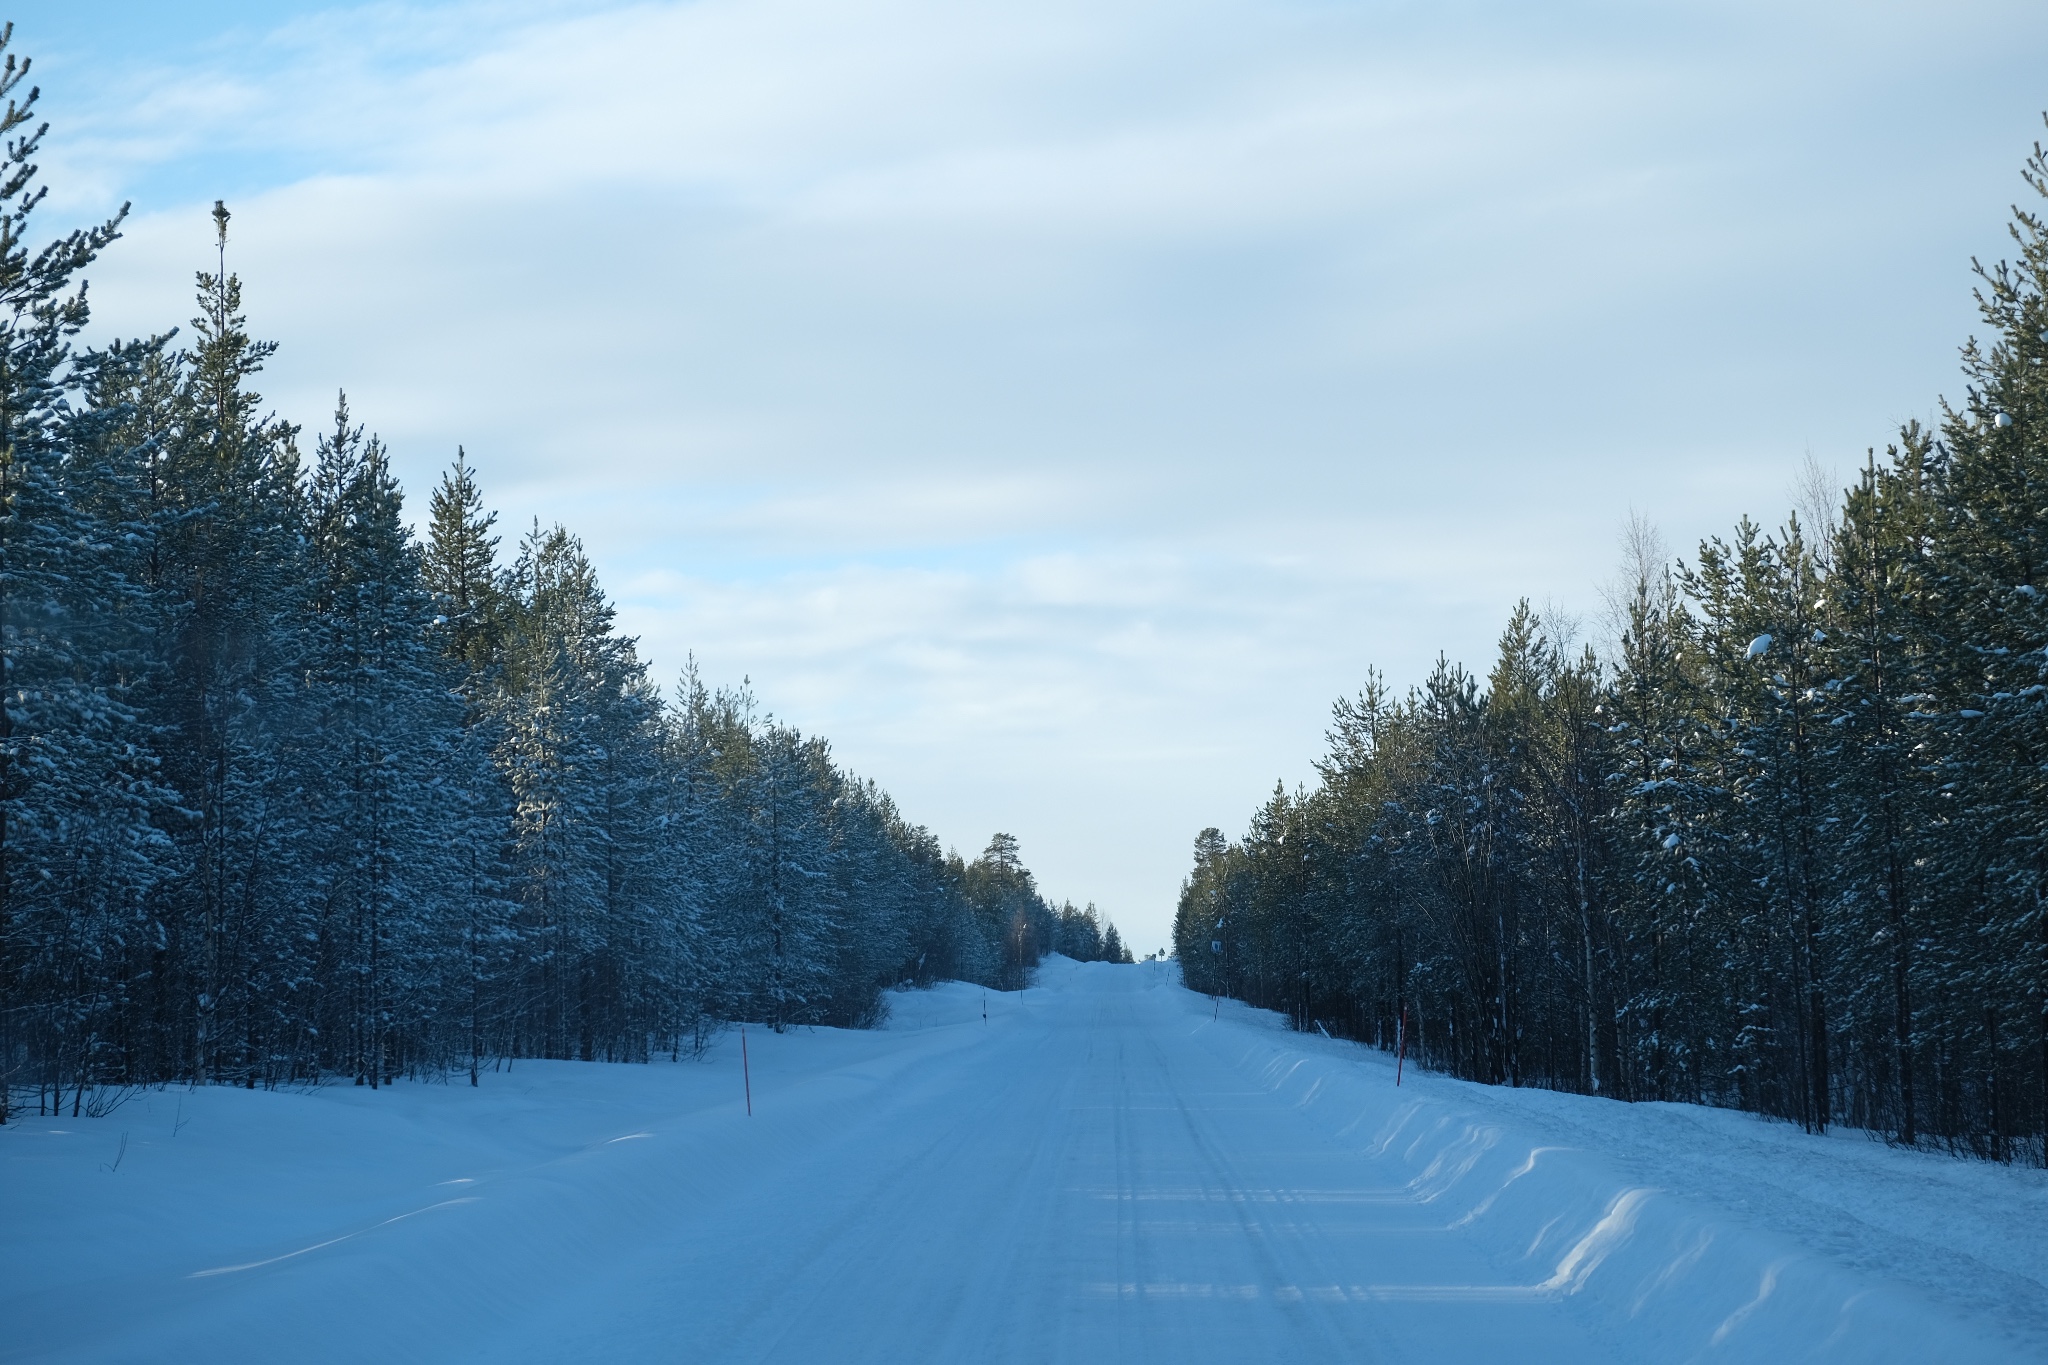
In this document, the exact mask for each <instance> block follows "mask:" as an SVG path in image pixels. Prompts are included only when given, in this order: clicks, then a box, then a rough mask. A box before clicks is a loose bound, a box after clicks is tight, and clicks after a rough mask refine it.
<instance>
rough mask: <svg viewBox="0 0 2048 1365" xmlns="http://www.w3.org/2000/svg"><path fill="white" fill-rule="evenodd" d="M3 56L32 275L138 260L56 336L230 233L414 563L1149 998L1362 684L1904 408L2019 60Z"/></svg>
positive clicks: (1646, 26)
mask: <svg viewBox="0 0 2048 1365" xmlns="http://www.w3.org/2000/svg"><path fill="white" fill-rule="evenodd" d="M41 8H42V9H43V11H44V14H43V17H44V18H45V19H46V20H47V25H46V26H47V28H48V31H49V33H50V40H49V41H50V43H51V48H50V55H49V60H48V61H47V62H46V63H44V64H43V65H44V67H45V69H44V70H43V72H42V73H41V74H42V75H43V76H44V86H45V109H46V112H47V114H48V115H49V116H50V117H51V118H52V120H53V122H54V123H55V125H56V126H55V130H54V131H53V134H52V138H51V141H50V142H49V144H48V147H49V155H48V156H47V157H46V158H45V164H46V166H47V168H48V172H49V176H50V179H51V180H52V182H53V184H54V185H55V187H56V197H55V198H53V201H52V205H51V210H52V213H53V216H57V217H62V218H83V217H85V216H87V215H89V214H91V213H94V212H99V211H104V210H105V209H106V208H107V207H109V206H110V205H112V204H113V203H117V202H119V200H121V199H123V198H127V197H133V198H134V199H135V200H136V201H137V204H136V216H135V218H134V220H133V224H132V228H131V230H130V232H129V234H128V239H127V240H126V241H124V242H123V243H121V244H120V245H119V246H118V247H117V248H116V249H115V251H114V252H113V253H112V254H111V255H110V256H109V257H108V258H107V260H106V262H105V264H104V266H103V268H101V269H100V270H99V272H98V274H97V275H96V277H95V285H94V289H95V298H96V300H97V306H98V310H99V312H98V317H99V322H98V328H99V330H101V331H103V332H120V333H123V334H132V333H134V332H137V331H141V330H145V329H149V330H154V329H157V328H160V327H161V326H163V325H164V324H165V323H166V322H167V321H171V320H178V319H183V318H184V317H186V316H188V315H189V313H190V312H191V311H192V310H191V305H190V296H189V288H190V281H191V278H192V272H193V271H194V270H195V269H198V268H201V267H204V266H206V265H208V264H210V261H211V251H210V245H211V243H210V234H211V224H210V223H209V222H208V221H207V219H206V215H205V207H206V206H207V205H210V203H211V201H212V199H213V198H214V197H216V196H218V195H223V194H224V195H226V196H228V197H229V199H230V204H231V207H232V208H233V209H234V212H235V218H234V224H233V234H232V235H233V243H232V246H231V260H232V264H233V265H234V267H235V268H236V269H237V270H238V271H239V272H240V273H241V274H242V275H243V277H244V279H245V281H246V282H247V284H248V288H249V298H250V303H251V311H252V321H253V322H254V324H255V326H256V328H257V330H258V332H259V334H262V335H267V336H271V337H275V338H277V339H278V340H279V341H281V342H282V343H283V346H284V349H283V351H282V352H281V353H280V355H279V357H278V359H277V362H276V363H275V365H274V366H273V368H272V370H271V372H270V373H269V375H268V376H267V377H266V378H267V383H266V385H265V391H266V393H267V394H268V395H269V397H270V398H271V400H272V401H273V402H274V403H276V404H277V406H278V407H279V409H280V410H281V411H283V412H285V413H287V414H289V415H290V416H292V417H293V418H294V419H296V420H300V421H304V422H307V423H309V424H317V423H318V422H319V421H321V420H322V416H323V413H324V412H325V411H326V410H327V409H328V408H329V407H330V406H331V404H332V402H333V395H334V390H335V388H336V387H337V386H345V387H346V388H347V389H348V391H349V394H350V397H351V400H352V402H353V404H354V406H355V408H356V410H357V412H358V413H359V414H360V415H362V416H363V417H364V418H365V419H367V420H368V421H369V422H370V423H371V424H372V425H373V426H375V427H376V428H377V429H378V430H380V431H381V432H382V433H383V435H384V436H385V438H386V439H387V440H388V441H389V442H390V443H391V444H392V446H393V448H394V450H395V451H396V453H397V457H398V461H399V464H400V468H401V471H402V473H403V474H404V476H405V478H406V482H407V485H408V487H409V488H411V489H412V490H413V495H414V501H415V505H416V506H417V505H419V504H421V503H423V501H424V493H425V490H426V488H427V487H428V486H429V484H430V483H431V482H432V480H433V479H434V478H435V477H436V474H437V471H438V470H439V468H440V467H441V466H442V465H444V464H445V462H446V461H447V460H448V458H450V457H451V456H452V455H453V453H454V448H455V446H456V444H457V443H458V442H460V443H462V444H463V445H465V446H466V447H467V448H468V450H469V451H470V453H471V455H472V457H473V458H474V459H475V460H476V462H477V463H478V465H479V466H480V468H481V469H482V471H483V473H484V475H485V478H486V480H487V486H488V489H489V491H490V494H491V496H492V499H493V501H494V503H495V504H496V505H497V506H498V507H500V508H501V509H502V511H503V512H504V514H505V524H506V525H507V526H508V528H510V529H512V530H513V532H514V533H515V534H516V531H517V529H518V528H520V527H523V526H524V525H526V524H527V523H528V522H529V521H530V520H531V519H533V518H535V517H540V518H543V519H547V520H553V519H555V518H557V517H559V518H561V519H563V520H565V521H567V522H568V523H569V524H570V525H571V527H572V528H573V529H575V530H576V531H578V532H579V533H580V534H581V535H582V536H583V537H584V538H585V540H586V541H587V542H588V543H589V545H590V547H591V549H592V551H593V553H594V555H595V557H596V559H597V561H598V563H599V565H600V567H601V568H602V569H603V571H604V572H605V574H606V576H607V582H608V583H609V584H610V586H611V588H612V590H613V591H614V593H615V594H616V595H617V596H618V597H619V598H620V600H621V603H622V608H623V615H624V619H625V620H626V621H627V623H628V625H629V627H630V628H632V629H635V630H638V631H639V632H641V634H642V636H643V644H644V648H645V651H646V652H647V653H648V654H649V655H650V656H651V657H652V658H653V660H654V662H655V666H656V671H657V673H658V674H659V675H661V676H669V675H672V674H673V672H674V671H675V670H676V669H677V668H678V667H679V666H680V665H681V663H682V660H683V657H684V655H685V653H686V652H687V651H691V650H694V651H695V653H696V654H697V656H698V657H699V659H700V660H701V661H702V663H703V665H704V667H705V669H706V672H707V673H708V674H709V675H710V676H712V677H714V678H727V679H737V678H739V677H741V676H743V675H744V676H749V677H751V678H752V679H753V680H754V685H755V687H756V690H757V691H758V693H759V694H760V696H761V698H762V700H763V702H764V704H765V705H767V706H769V707H771V708H772V709H774V710H775V711H777V712H778V713H779V714H782V715H784V716H786V717H787V718H789V719H791V720H794V721H795V722H797V723H798V724H800V725H802V726H804V727H805V728H806V729H812V730H817V731H821V732H823V733H825V734H827V735H830V736H831V737H832V738H833V739H834V741H835V742H836V744H837V745H838V748H839V750H840V752H841V754H842V755H843V756H844V757H845V758H846V759H847V760H848V761H850V762H851V763H852V764H853V765H854V766H855V767H857V768H859V769H861V770H863V771H865V772H867V773H869V774H871V775H873V776H875V777H876V778H878V779H879V780H881V781H882V782H883V783H884V784H885V785H886V786H888V787H889V788H890V789H891V790H892V791H894V792H895V793H897V795H898V796H899V798H900V799H901V800H902V802H903V804H904V806H905V808H906V809H907V810H909V811H911V812H912V813H913V814H915V815H916V816H917V817H918V818H921V819H927V820H930V821H931V822H932V824H933V825H934V827H935V829H936V830H937V831H938V832H939V834H940V835H941V837H943V838H946V839H948V840H951V841H954V842H956V843H958V844H960V845H961V846H962V847H964V848H978V847H979V846H980V844H981V843H982V842H983V841H984V840H985V839H986V837H987V834H988V832H989V831H990V830H991V829H992V828H995V827H999V826H1000V827H1003V828H1008V829H1011V830H1013V831H1014V832H1016V833H1017V834H1019V835H1020V836H1021V837H1022V839H1023V841H1024V847H1025V851H1026V854H1027V857H1028V858H1029V859H1030V861H1031V863H1032V865H1033V866H1034V868H1036V869H1038V870H1039V871H1040V873H1041V876H1042V877H1043V879H1044V881H1045V883H1046V885H1047V888H1048V890H1050V891H1051V892H1052V893H1053V894H1054V895H1056V896H1058V895H1073V896H1075V897H1077V898H1091V897H1092V898H1094V899H1097V900H1099V901H1101V902H1103V903H1104V905H1105V906H1106V908H1108V909H1109V910H1110V911H1111V912H1112V913H1113V914H1114V915H1115V917H1116V918H1117V921H1118V923H1119V924H1127V925H1132V926H1135V930H1134V941H1135V943H1136V945H1137V946H1138V947H1139V948H1140V949H1143V948H1147V947H1151V946H1156V943H1155V942H1154V941H1155V940H1158V941H1163V934H1164V928H1165V925H1166V922H1167V919H1168V917H1169V916H1170V913H1171V906H1172V900H1173V896H1174V893H1175V888H1176V886H1177V883H1178V879H1179V876H1180V874H1181V872H1182V871H1183V868H1184V863H1185V854H1186V847H1187V844H1188V841H1189V839H1190V838H1191V837H1192V835H1193V833H1194V832H1195V830H1196V829H1198V828H1199V827H1200V826H1202V825H1204V824H1210V823H1221V824H1225V825H1229V824H1231V823H1232V822H1234V821H1236V820H1238V819H1240V818H1242V815H1243V813H1244V812H1245V811H1246V810H1248V809H1249V808H1250V806H1251V804H1252V803H1253V802H1254V801H1255V800H1256V799H1257V798H1258V797H1259V796H1260V795H1261V794H1262V793H1263V792H1264V791H1265V790H1266V789H1268V788H1270V785H1271V783H1272V781H1273V780H1274V778H1275V777H1276V776H1279V775H1283V774H1285V775H1287V776H1289V777H1290V778H1298V777H1300V776H1303V775H1305V774H1306V771H1307V764H1308V760H1309V759H1310V757H1311V756H1312V755H1313V753H1314V751H1315V749H1316V747H1317V744H1318V742H1319V738H1320V733H1321V729H1322V726H1323V721H1324V717H1325V715H1326V710H1327V706H1328V703H1329V701H1330V699H1331V698H1332V697H1333V696H1334V695H1336V694H1337V693H1339V692H1342V691H1346V690H1349V689H1351V688H1353V687H1355V686H1356V685H1357V683H1358V682H1359V680H1360V679H1361V677H1362V676H1363V673H1364V670H1365V668H1366V667H1367V666H1368V665H1370V664H1378V665H1380V666H1381V667H1383V668H1385V669H1386V671H1387V672H1388V674H1389V675H1390V676H1391V677H1392V678H1393V679H1394V680H1396V681H1397V682H1406V681H1409V680H1413V679H1415V678H1417V677H1419V675H1420V674H1421V672H1422V671H1423V670H1424V669H1426V668H1427V666H1428V664H1429V663H1430V661H1431V660H1433V658H1434V657H1435V654H1436V652H1437V650H1438V649H1444V650H1448V651H1449V652H1450V653H1451V654H1452V655H1453V657H1460V656H1462V657H1464V658H1465V659H1466V660H1467V661H1468V662H1471V663H1474V664H1483V662H1484V655H1485V653H1486V651H1487V650H1488V648H1489V646H1490V642H1491V638H1492V636H1493V634H1494V632H1496V631H1497V630H1498V628H1499V625H1500V623H1501V621H1502V619H1503V618H1504V616H1505V613H1506V611H1507V610H1508V608H1509V606H1510V605H1511V604H1512V602H1513V600H1514V599H1515V598H1517V597H1519V596H1522V595H1525V594H1526V595H1529V596H1531V597H1533V598H1536V599H1537V600H1539V601H1542V600H1546V599H1555V600H1557V601H1559V602H1561V603H1563V604H1565V606H1566V607H1567V608H1570V609H1572V610H1578V611H1581V612H1584V611H1588V610H1590V608H1591V607H1592V605H1593V604H1594V603H1595V602H1596V601H1597V585H1598V583H1599V582H1600V581H1602V579H1604V578H1605V576H1606V575H1607V572H1608V569H1609V565H1610V563H1611V561H1612V560H1613V559H1614V558H1615V556H1616V554H1617V550H1616V547H1615V536H1616V532H1617V529H1618V528H1619V526H1620V525H1621V523H1622V521H1623V520H1624V518H1625V517H1626V516H1627V514H1628V512H1629V509H1631V508H1636V509H1641V510H1643V511H1645V512H1646V513H1648V514H1649V515H1650V516H1651V518H1652V519H1654V520H1656V521H1658V522H1659V523H1661V524H1662V525H1663V527H1664V529H1665V532H1666V534H1667V536H1668V537H1669V539H1670V540H1671V542H1672V543H1673V544H1675V545H1677V546H1680V547H1684V546H1686V545H1689V544H1690V543H1692V542H1693V541H1695V540H1696V539H1697V538H1698V537H1699V536H1700V535H1702V534H1708V533H1712V532H1715V531H1717V530H1720V529H1721V528H1723V527H1724V526H1725V525H1726V524H1727V523H1728V522H1730V521H1731V520H1732V519H1733V518H1734V517H1735V516H1736V515H1738V514H1739V513H1740V512H1742V511H1745V510H1747V511H1752V512H1755V513H1757V514H1759V515H1762V516H1765V517H1770V516H1774V515H1776V514H1777V512H1778V511H1779V509H1780V508H1781V506H1782V505H1783V504H1784V503H1785V501H1786V487H1787V484H1788V482H1789V480H1790V478H1791V474H1792V470H1793V469H1794V467H1795V466H1796V465H1797V463H1798V462H1799V461H1800V459H1801V458H1802V457H1803V456H1804V455H1805V454H1806V453H1807V452H1808V451H1813V452H1815V453H1816V454H1817V455H1818V456H1819V457H1820V458H1821V459H1822V460H1823V461H1824V462H1832V463H1834V464H1836V465H1838V466H1841V467H1847V466H1848V465H1849V464H1850V463H1852V462H1853V461H1855V460H1857V459H1858V458H1860V453H1861V451H1862V449H1863V447H1864V446H1865V445H1868V444H1871V443H1874V442H1882V441H1883V440H1884V439H1885V437H1886V434H1887V432H1888V431H1889V430H1890V429H1891V428H1892V426H1893V425H1894V424H1895V423H1896V422H1897V421H1899V420H1901V419H1903V418H1906V417H1909V416H1914V415H1919V414H1924V413H1925V412H1926V411H1928V409H1929V408H1930V407H1931V406H1932V403H1933V400H1934V397H1935V395H1936V393H1937V392H1938V391H1939V390H1940V389H1941V388H1942V387H1944V386H1949V387H1953V381H1952V379H1951V376H1952V374H1953V372H1954V370H1953V354H1954V346H1955V344H1956V343H1957V342H1958V341H1959V340H1960V339H1961V338H1962V336H1963V335H1964V334H1965V333H1966V331H1967V330H1968V328H1969V325H1970V322H1971V316H1970V312H1969V306H1968V276H1967V261H1968V257H1969V256H1970V255H1971V254H1972V253H1977V254H1982V255H1995V254H1996V253H1997V251H1998V249H1999V246H2000V242H2001V238H2000V237H1999V219H2000V217H2001V215H2002V213H2003V211H2004V205H2005V204H2006V203H2007V202H2008V201H2009V200H2010V199H2011V198H2012V197H2013V194H2014V191H2015V187H2016V185H2017V180H2016V177H2015V175H2014V171H2015V169H2016V166H2017V163H2018V159H2019V156H2020V154H2021V152H2022V151H2023V149H2024V148H2025V146H2026V145H2027V143H2028V142H2029V140H2030V139H2031V137H2032V136H2033V135H2034V134H2035V133H2036V132H2037V131H2038V125H2037V124H2036V123H2035V122H2034V119H2035V116H2036V112H2037V111H2036V109H2035V104H2036V103H2038V102H2039V101H2040V100H2041V99H2042V97H2041V95H2040V93H2039V88H2038V80H2037V74H2038V71H2039V70H2040V69H2042V58H2043V57H2044V56H2048V16H2044V15H2043V14H2042V13H2040V12H2039V11H2038V8H2037V7H2033V6H2024V5H2016V4H2015V5H2005V4H1978V5H1963V6H1951V7H1943V8H1942V9H1941V10H1939V11H1938V12H1937V11H1934V10H1926V9H1921V8H1917V7H1895V8H1892V9H1886V10H1878V11H1872V10H1871V9H1870V8H1869V7H1849V6H1813V7H1808V8H1806V9H1804V10H1800V11H1796V12H1787V11H1785V10H1784V9H1783V8H1782V7H1765V6H1761V5H1758V6H1751V7H1731V6H1718V5H1717V6H1704V5H1695V6H1667V7H1660V8H1658V9H1656V10H1654V11H1646V10H1644V9H1642V7H1636V6H1611V5H1593V4H1586V5H1576V6H1569V5H1568V6H1549V7H1544V9H1543V11H1542V12H1541V13H1536V12H1531V11H1529V10H1527V8H1526V7H1522V6H1510V5H1505V4H1471V5H1463V6H1450V7H1422V6H1414V5H1409V4H1377V5H1360V6H1348V7H1337V6H1329V5H1323V4H1277V5H1276V4H1257V5H1253V4H1249V3H1237V2H1234V0H1215V2H1212V3H1206V4H1200V5H1196V6H1193V7H1190V6H1187V5H1175V6H1166V5H1159V4H1148V3H1114V4H1101V3H1091V4H1060V3H1054V4H1047V5H1030V6H1025V5H1000V6H999V5H972V4H970V5H959V4H940V3H935V2H932V0H862V3H858V4H852V5H849V4H844V3H835V4H826V3H821V2H820V0H708V2H707V3H697V4H685V5H671V4H643V5H630V6H618V7H612V8H604V9H598V10H595V11H593V10H590V9H588V8H587V7H582V6H576V7H571V6H566V5H552V4H538V3H535V4H524V5H489V6H486V5H473V4H441V5H402V4H384V5H373V6H368V7H359V8H351V9H320V8H318V7H316V6H301V7H300V9H299V10H298V11H297V12H296V13H295V14H294V15H291V16H287V17H284V18H282V19H280V20H277V21H275V22H272V21H269V20H267V19H266V18H265V17H264V13H263V12H262V11H260V10H256V9H254V8H250V9H233V7H229V9H231V10H232V11H233V12H229V10H223V11H222V13H221V15H220V16H219V23H218V26H217V28H216V29H215V30H214V31H212V32H207V33H199V34H188V35H187V36H186V37H185V38H183V39H182V40H180V45H173V46H171V47H162V46H159V47H156V48H149V47H142V46H136V45H116V44H115V43H114V42H113V40H111V39H102V38H99V37H96V36H95V35H94V34H93V33H92V32H90V31H88V30H87V29H84V28H80V27H78V26H76V25H75V24H68V21H65V20H63V19H62V18H61V17H60V16H59V15H58V13H57V12H56V11H55V10H54V8H51V7H47V6H45V7H41ZM37 9H38V7H34V6H32V7H30V12H29V13H27V14H25V15H24V16H23V17H22V18H21V19H20V21H19V25H18V31H17V46H18V47H21V48H23V49H25V50H27V51H30V52H32V53H33V52H37V51H39V49H38V47H37V43H38V26H39V25H38V14H37V12H36V11H37ZM67 24H68V26H67Z"/></svg>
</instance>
